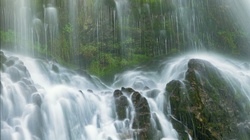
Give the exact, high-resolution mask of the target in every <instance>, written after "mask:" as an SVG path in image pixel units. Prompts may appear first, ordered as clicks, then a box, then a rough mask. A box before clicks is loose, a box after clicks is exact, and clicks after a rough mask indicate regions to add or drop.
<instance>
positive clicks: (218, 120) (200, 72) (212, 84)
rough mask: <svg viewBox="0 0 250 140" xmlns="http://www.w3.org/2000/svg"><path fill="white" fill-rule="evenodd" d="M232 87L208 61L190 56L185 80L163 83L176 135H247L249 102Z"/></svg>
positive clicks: (214, 139)
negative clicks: (165, 84)
mask: <svg viewBox="0 0 250 140" xmlns="http://www.w3.org/2000/svg"><path fill="white" fill-rule="evenodd" d="M235 90H236V91H237V89H236V88H234V87H232V86H230V84H228V83H227V81H226V79H224V77H223V76H222V75H221V73H220V71H219V70H218V69H217V68H215V67H214V66H213V65H212V64H211V63H209V62H207V61H204V60H199V59H191V60H190V61H189V63H188V70H187V72H186V77H185V80H183V81H179V80H173V81H171V82H169V83H168V84H167V86H166V91H167V93H168V94H166V96H165V97H166V100H168V99H169V100H170V103H171V111H172V115H173V120H174V121H172V122H173V126H174V127H175V129H176V130H177V131H178V133H179V136H180V139H186V138H187V134H185V132H188V133H189V134H190V135H191V136H192V138H193V139H195V140H198V139H199V140H221V139H239V140H245V139H250V134H249V132H250V131H249V122H250V117H249V116H250V104H249V101H247V99H246V98H245V97H244V96H243V95H242V94H240V93H235ZM240 124H241V125H240Z"/></svg>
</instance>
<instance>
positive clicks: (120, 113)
mask: <svg viewBox="0 0 250 140" xmlns="http://www.w3.org/2000/svg"><path fill="white" fill-rule="evenodd" d="M113 97H114V98H115V109H116V114H117V119H118V120H124V119H126V118H127V109H128V108H129V103H128V99H127V97H126V96H124V95H123V94H122V92H121V91H120V90H115V91H114V94H113Z"/></svg>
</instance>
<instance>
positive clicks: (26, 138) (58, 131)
mask: <svg viewBox="0 0 250 140" xmlns="http://www.w3.org/2000/svg"><path fill="white" fill-rule="evenodd" d="M0 2H1V6H0V7H1V30H2V29H3V30H4V31H6V33H9V31H8V30H10V33H11V32H13V33H14V37H15V39H14V42H15V43H14V45H15V46H14V48H15V49H16V51H18V52H19V51H23V52H24V53H28V54H34V55H35V50H33V51H34V52H32V53H31V50H30V48H32V49H38V50H39V51H41V52H43V53H44V54H45V53H46V59H49V58H50V57H47V56H51V57H53V56H59V55H62V56H63V57H64V58H65V59H66V60H67V59H70V58H72V57H75V52H77V53H79V54H77V55H81V53H85V52H78V50H77V49H79V48H80V47H79V46H81V45H84V43H89V44H87V46H88V45H89V46H88V47H89V48H87V49H85V48H83V47H82V46H81V48H80V49H81V51H85V50H86V51H89V52H90V53H92V52H93V54H91V55H87V57H88V56H90V57H92V55H95V54H97V53H95V51H100V50H105V51H106V48H105V47H107V46H108V45H107V46H106V44H105V43H106V42H105V43H103V42H104V40H109V41H110V42H113V43H116V41H117V40H118V41H117V42H119V43H121V46H122V47H121V52H118V53H117V54H116V55H123V56H121V57H122V58H124V56H125V54H127V53H128V52H126V51H127V50H129V51H138V54H139V55H141V54H143V53H146V54H148V55H156V54H164V53H161V50H164V51H165V52H168V51H173V50H175V48H177V49H176V50H175V51H180V48H178V47H180V46H181V45H182V46H187V48H189V47H191V48H193V49H194V50H199V49H202V47H203V40H204V38H208V40H209V38H212V35H213V34H211V35H209V33H208V32H209V31H208V30H209V29H211V28H209V29H203V28H205V27H206V26H207V25H210V24H211V23H209V22H210V20H209V22H208V23H206V22H205V19H204V18H205V17H203V16H205V15H206V14H208V13H206V14H204V13H203V12H204V11H205V9H206V10H208V9H209V8H205V7H206V6H210V7H212V6H213V5H209V4H208V0H207V1H199V0H189V1H183V0H171V1H165V2H164V1H163V0H159V1H157V2H155V3H154V4H155V5H153V4H152V3H151V2H152V1H143V2H142V1H140V2H138V1H136V2H135V1H131V0H114V1H105V2H104V1H100V0H96V1H94V2H92V1H91V0H75V1H72V0H64V1H55V0H49V1H46V2H44V1H43V2H42V1H36V2H34V1H31V0H19V1H13V0H1V1H0ZM106 2H107V3H109V4H107V5H108V6H107V5H105V4H106ZM216 2H218V3H222V2H225V4H226V5H225V7H223V8H227V5H229V7H231V8H232V7H233V8H232V10H233V11H231V13H232V15H233V17H234V18H235V17H236V19H239V20H238V21H239V23H240V24H239V25H241V26H242V29H243V30H244V31H245V32H246V34H249V32H250V30H249V25H248V24H246V23H248V21H249V15H248V14H245V11H248V9H247V7H248V6H249V2H248V1H247V0H240V2H239V3H238V2H237V3H236V4H235V1H223V0H220V1H216ZM216 2H215V3H216ZM59 3H60V4H59ZM65 3H66V5H65ZM80 3H81V4H83V5H84V6H83V7H84V8H83V9H80V8H79V5H81V4H80ZM132 3H133V4H137V5H138V6H139V8H138V9H136V10H134V11H133V8H132ZM35 4H37V5H39V6H40V11H39V12H37V11H36V8H37V7H39V6H34V5H35ZM67 4H68V5H67ZM112 4H113V5H112ZM162 4H164V6H166V7H167V5H168V6H169V7H167V8H166V11H164V10H165V7H163V6H162ZM234 4H235V5H234ZM58 5H60V6H61V7H60V6H58ZM62 5H63V6H64V8H65V9H67V10H68V11H67V10H66V12H65V13H67V12H68V13H69V15H67V16H66V18H67V19H66V20H65V19H60V20H65V21H63V23H64V24H63V25H62V27H61V26H60V25H59V24H61V21H60V20H59V17H60V14H61V13H59V12H58V11H59V10H58V9H59V8H62V7H63V6H62ZM172 5H174V7H175V9H174V8H173V7H171V6H172ZM199 7H202V9H203V10H204V11H203V12H201V11H199ZM157 8H160V9H159V10H160V12H159V13H160V14H159V13H157V12H155V11H157V10H153V9H157ZM13 9H14V10H13ZM239 9H242V10H240V11H239ZM34 11H35V12H34ZM62 11H63V9H60V12H62ZM93 11H95V12H93ZM151 11H154V12H155V13H153V12H151ZM167 11H169V13H168V12H167ZM228 11H230V10H228ZM78 12H79V13H78ZM80 12H83V13H84V14H83V13H81V14H83V15H84V17H79V15H80ZM89 13H91V15H88V14H89ZM134 13H136V14H138V15H137V16H135V15H134ZM229 13H230V12H229ZM203 14H204V15H203ZM221 15H223V14H221ZM221 15H220V16H221ZM235 15H237V16H235ZM239 15H240V16H239ZM91 16H94V18H90V17H91ZM133 16H134V17H139V18H140V19H133V18H134V17H133ZM62 17H63V16H61V17H60V18H62ZM2 19H3V20H2ZM109 20H110V21H109ZM158 20H159V21H161V22H159V21H158ZM78 22H83V23H78ZM117 23H119V24H117ZM92 24H93V25H92ZM109 24H110V25H109ZM132 24H133V25H132ZM237 25H238V24H237ZM110 26H112V28H113V29H110V30H109V28H108V27H110ZM132 26H133V27H132ZM154 26H155V27H154ZM59 27H60V28H59ZM116 27H120V28H119V31H118V32H117V31H116V30H117V29H116ZM134 27H135V29H136V30H135V33H132V32H131V33H130V32H129V31H131V30H132V29H130V28H134ZM212 27H213V26H212ZM80 28H81V29H82V30H84V31H78V29H80ZM103 28H105V29H107V30H104V29H103ZM153 28H156V29H153ZM173 28H174V29H173ZM62 30H63V31H62ZM202 30H204V31H205V32H203V31H202ZM105 31H107V32H113V33H111V34H113V38H112V39H113V40H112V41H111V40H110V38H109V37H106V32H105ZM216 31H218V32H219V31H220V30H216ZM61 32H63V34H62V40H63V39H64V38H63V37H65V36H66V38H67V37H68V38H70V39H69V40H70V43H69V44H67V42H66V43H65V44H66V45H65V44H59V45H58V44H56V43H57V41H58V40H57V39H58V38H57V37H59V33H60V35H61ZM80 32H84V33H81V35H82V34H85V33H86V34H87V33H88V34H87V35H86V36H84V37H81V36H80ZM138 32H139V34H140V37H135V36H137V35H138ZM245 32H244V33H243V34H245ZM1 33H2V32H1ZM119 33H120V35H119ZM222 33H223V32H222ZM132 34H133V36H132ZM201 34H202V35H201ZM88 35H89V36H88ZM230 35H231V34H229V37H231V36H230ZM116 36H118V37H116ZM119 37H120V40H119V39H117V40H116V38H119ZM81 39H83V40H84V41H89V42H84V41H83V42H80V40H81ZM133 39H134V40H136V39H138V40H140V42H139V43H138V42H135V45H138V44H140V45H141V47H138V46H137V47H138V48H139V50H133V49H131V48H128V46H126V44H129V45H131V42H133V41H134V40H133ZM175 39H176V40H177V41H174V40H175ZM226 39H228V38H226ZM229 39H231V38H229ZM152 40H154V41H155V40H156V42H153V41H152ZM7 41H8V40H7ZM130 41H131V42H130ZM209 41H212V40H209ZM107 42H108V41H107ZM176 42H177V43H176ZM81 43H83V44H81ZM95 43H96V44H95ZM136 43H138V44H136ZM153 43H156V44H158V45H160V43H163V44H164V45H163V46H164V48H163V49H162V48H160V47H159V46H157V45H155V44H153ZM210 43H211V42H210ZM80 44H81V45H80ZM208 44H209V43H208ZM60 45H62V46H60ZM95 45H96V46H97V47H96V46H95ZM113 45H114V44H113ZM154 45H155V46H154ZM173 45H174V46H173ZM175 45H177V46H175ZM1 46H2V42H1ZM31 46H33V47H31ZM34 46H35V47H34ZM169 46H170V47H169ZM7 47H8V46H7ZM12 47H13V46H12ZM60 47H62V48H63V49H65V50H63V51H65V52H67V51H70V52H71V53H72V54H70V52H69V54H70V56H67V55H68V54H67V53H65V54H61V53H60V51H61V50H60V49H61V48H60ZM94 47H96V48H94ZM68 48H73V50H72V49H68ZM92 48H94V49H93V50H92ZM138 48H137V49H138ZM155 48H157V49H155ZM109 49H110V48H109ZM119 49H120V48H119ZM130 49H131V50H130ZM140 49H145V50H146V51H141V50H140ZM185 49H186V48H184V50H185ZM117 50H118V49H117V48H116V46H114V47H113V48H112V49H110V50H109V51H108V52H107V54H109V53H113V51H117ZM248 50H249V49H248ZM13 51H14V49H13ZM103 52H104V51H103ZM5 55H6V56H5ZM104 56H105V58H106V57H107V58H109V56H110V55H106V54H102V53H99V52H98V57H99V58H98V59H102V57H104ZM132 56H133V55H132V53H131V58H132ZM0 57H1V64H0V70H1V85H0V86H1V139H3V140H54V139H60V140H79V139H83V140H96V139H97V140H120V139H127V140H175V139H181V138H182V136H181V135H183V134H181V133H180V132H179V130H178V129H176V127H175V124H176V122H178V123H179V124H180V126H183V127H184V128H185V129H184V130H185V131H184V133H185V134H186V135H187V139H192V138H194V139H195V138H197V137H199V136H197V135H199V133H196V132H197V131H198V130H196V128H194V127H195V126H194V123H197V122H195V121H194V120H191V121H190V122H192V123H193V124H191V127H190V122H185V121H186V120H185V119H187V118H185V116H184V117H183V116H181V117H180V120H177V119H178V118H177V117H178V115H176V114H174V113H176V112H172V111H175V110H174V109H173V110H172V108H173V107H176V106H174V104H173V103H171V99H172V101H173V98H174V97H178V96H177V95H175V94H179V92H181V94H183V95H185V94H186V93H188V92H187V90H190V89H191V88H190V87H192V86H194V87H195V86H196V84H197V83H195V84H193V83H191V82H190V83H189V81H188V80H187V77H188V76H187V75H188V72H189V71H192V70H193V71H194V73H195V74H196V76H197V77H198V78H197V79H198V80H197V81H199V80H200V81H201V82H200V83H198V84H200V85H199V86H200V87H202V86H203V85H205V84H207V85H208V86H207V85H206V86H207V87H209V88H208V89H198V88H197V89H196V90H204V91H209V92H213V91H219V92H216V94H217V93H219V97H221V96H222V95H223V94H225V92H228V93H229V94H231V93H232V94H234V96H233V97H236V98H237V99H236V100H237V103H235V104H234V105H237V106H240V107H242V108H241V109H242V110H243V111H245V109H246V110H247V108H250V106H249V107H248V103H249V102H250V86H249V83H250V64H249V62H246V63H243V62H239V61H235V60H231V59H228V58H224V57H218V56H217V55H212V54H202V53H197V54H189V55H185V54H183V55H182V56H180V57H175V58H168V59H166V60H163V62H162V63H160V65H159V66H158V65H157V64H153V67H154V68H152V67H150V68H149V67H139V68H137V69H134V70H129V71H125V72H124V73H121V74H117V75H116V76H115V79H114V81H113V84H112V85H110V86H107V85H105V84H104V83H103V82H102V81H101V80H99V79H98V78H97V77H95V76H92V75H89V74H87V73H86V72H84V71H79V72H75V71H72V70H68V69H66V68H64V67H61V66H60V65H59V64H57V63H56V62H53V61H49V60H40V59H34V58H30V57H25V56H22V55H16V54H14V53H10V52H7V51H6V52H4V54H3V53H2V52H0ZM76 57H78V56H76ZM111 57H112V55H111ZM193 59H199V60H204V61H206V62H209V63H211V65H212V66H213V67H215V68H216V69H218V71H219V73H220V74H221V77H220V78H222V79H223V80H225V83H226V87H229V88H228V89H230V90H225V89H214V88H215V87H213V84H212V82H215V83H216V82H217V81H206V80H207V79H206V78H204V77H205V76H210V75H209V74H211V73H209V74H204V77H202V76H203V75H201V74H202V73H199V72H198V71H197V70H195V69H191V70H190V66H189V62H190V61H191V60H193ZM110 60H111V61H113V59H110ZM79 61H80V60H79ZM191 62H192V61H191ZM123 63H126V61H124V62H123ZM206 64H207V63H206ZM103 65H105V62H104V63H103ZM98 66H99V65H98ZM207 66H210V65H205V63H204V65H202V66H200V67H201V68H204V69H206V67H207ZM145 69H147V70H145ZM211 75H212V74H211ZM191 78H193V77H191ZM199 78H200V79H199ZM202 78H203V79H202ZM214 79H216V78H215V77H212V80H214ZM174 80H176V81H179V83H181V86H180V87H181V88H182V89H181V90H180V91H177V93H174V92H173V93H171V92H169V91H167V88H166V84H168V83H171V81H174ZM191 80H192V79H191ZM176 81H174V82H176ZM195 82H196V81H195ZM177 83H178V82H177ZM216 84H218V83H216ZM177 86H178V85H177ZM200 87H199V88H200ZM207 87H205V88H207ZM210 88H211V89H210ZM191 90H192V89H191ZM225 95H227V94H225ZM169 96H171V97H172V98H171V99H169V98H170V97H169ZM215 96H216V95H215ZM180 97H181V95H180ZM185 97H186V96H185ZM190 97H191V95H190V96H188V97H187V98H190ZM204 97H207V96H204ZM216 97H217V96H216ZM229 97H232V96H230V95H227V96H225V98H228V100H229V101H232V102H233V100H231V99H230V98H229ZM242 97H243V98H242ZM205 99H207V98H205ZM210 99H211V98H210ZM213 99H214V100H216V98H213ZM177 100H178V98H177ZM183 100H184V101H186V100H185V99H183ZM189 100H190V99H189ZM217 100H218V99H217ZM221 100H222V99H221ZM179 101H181V100H179ZM241 101H242V102H241ZM246 101H247V103H245V102H246ZM204 102H207V103H211V102H213V101H211V100H205V101H204ZM220 103H221V104H222V105H221V106H219V107H220V109H221V108H223V107H225V106H223V105H225V104H226V103H227V102H226V101H222V102H220ZM188 105H189V104H187V106H188ZM198 108H199V107H198ZM225 108H226V109H228V108H229V109H228V110H229V111H228V112H229V114H230V112H233V113H237V116H236V117H238V116H240V121H239V123H238V122H237V126H238V127H239V130H242V131H246V133H247V132H248V131H247V130H249V128H250V127H249V122H250V121H249V120H250V118H249V115H245V114H248V113H247V112H243V111H242V110H235V112H234V110H232V109H231V110H230V107H225ZM175 109H176V108H175ZM189 109H190V108H189ZM190 110H191V111H193V110H196V108H194V107H193V108H191V109H190ZM190 110H189V111H190ZM185 111H186V110H185ZM202 111H203V113H204V112H206V110H205V111H204V110H202ZM241 111H242V112H241ZM180 114H181V113H180ZM183 114H184V113H183V112H182V115H183ZM222 114H223V113H222ZM184 115H185V114H184ZM188 115H189V117H190V116H191V115H190V112H189V114H188ZM205 115H207V114H205ZM209 115H210V114H208V116H209ZM215 115H217V114H215ZM230 115H232V114H230ZM176 116H177V117H176ZM194 116H195V117H196V118H197V120H198V121H201V122H206V121H207V120H203V119H202V118H201V117H200V114H198V115H196V114H195V115H194ZM232 116H233V115H232ZM182 117H183V118H182ZM229 117H231V116H229ZM181 119H183V120H181ZM225 119H226V118H225ZM241 119H242V120H241ZM176 120H177V121H176ZM208 120H209V121H211V122H213V121H216V119H215V120H214V118H213V117H211V116H209V119H208ZM209 121H208V122H209ZM209 123H210V122H209ZM197 127H198V129H199V128H202V132H204V129H205V127H204V126H200V124H199V125H198V126H197ZM219 127H220V126H219ZM209 129H210V128H209ZM209 129H208V131H206V132H204V133H206V134H210V133H211V132H210V131H209ZM216 130H218V129H217V128H216ZM230 131H231V128H230ZM206 134H205V135H206ZM244 134H245V133H244ZM211 135H213V133H212V134H211ZM243 137H244V138H245V139H248V138H249V137H250V136H248V135H247V136H243ZM234 138H237V136H236V137H234Z"/></svg>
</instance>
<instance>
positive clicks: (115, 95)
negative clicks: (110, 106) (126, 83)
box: [113, 89, 123, 98]
mask: <svg viewBox="0 0 250 140" xmlns="http://www.w3.org/2000/svg"><path fill="white" fill-rule="evenodd" d="M121 95H123V94H122V91H120V90H118V89H117V90H115V91H114V94H113V96H114V97H115V98H118V97H120V96H121Z"/></svg>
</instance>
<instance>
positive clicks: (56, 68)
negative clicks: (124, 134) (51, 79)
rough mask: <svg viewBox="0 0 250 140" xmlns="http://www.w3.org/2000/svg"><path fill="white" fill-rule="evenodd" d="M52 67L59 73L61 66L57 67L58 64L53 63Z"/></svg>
mask: <svg viewBox="0 0 250 140" xmlns="http://www.w3.org/2000/svg"><path fill="white" fill-rule="evenodd" d="M51 69H52V70H53V71H54V72H55V73H59V68H58V67H57V65H55V64H52V66H51Z"/></svg>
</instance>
